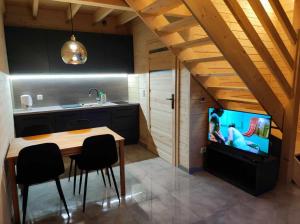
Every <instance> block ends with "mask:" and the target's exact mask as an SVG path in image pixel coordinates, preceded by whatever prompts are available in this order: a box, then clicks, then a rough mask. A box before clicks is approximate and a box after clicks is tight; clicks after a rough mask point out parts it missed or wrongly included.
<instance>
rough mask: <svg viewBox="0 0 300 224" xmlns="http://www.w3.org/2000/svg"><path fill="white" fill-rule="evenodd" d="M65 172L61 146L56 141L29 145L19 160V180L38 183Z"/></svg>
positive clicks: (20, 181) (21, 182)
mask: <svg viewBox="0 0 300 224" xmlns="http://www.w3.org/2000/svg"><path fill="white" fill-rule="evenodd" d="M64 172H65V167H64V163H63V159H62V155H61V152H60V150H59V147H58V146H57V145H56V144H54V143H45V144H39V145H33V146H28V147H26V148H24V149H22V150H21V151H20V153H19V156H18V160H17V182H18V183H20V184H29V185H30V184H36V183H42V182H45V181H48V180H52V179H54V178H56V177H58V176H59V175H61V174H62V173H64Z"/></svg>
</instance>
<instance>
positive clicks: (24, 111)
mask: <svg viewBox="0 0 300 224" xmlns="http://www.w3.org/2000/svg"><path fill="white" fill-rule="evenodd" d="M128 105H139V104H138V103H128V102H116V103H113V102H107V103H106V104H99V105H96V106H81V107H80V106H78V107H68V105H57V106H48V107H32V108H30V109H14V115H27V114H43V113H49V112H63V111H76V110H90V109H99V108H107V107H122V106H128Z"/></svg>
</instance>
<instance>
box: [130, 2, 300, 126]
mask: <svg viewBox="0 0 300 224" xmlns="http://www.w3.org/2000/svg"><path fill="white" fill-rule="evenodd" d="M126 2H127V3H128V5H129V6H130V7H132V8H133V9H135V11H136V12H137V13H138V15H139V16H140V18H141V19H142V20H143V21H144V22H145V23H146V25H147V26H148V27H149V28H150V29H151V30H152V31H153V32H154V33H155V34H156V35H157V36H158V37H159V39H160V40H161V41H162V42H163V43H164V44H165V45H166V46H167V47H168V48H169V49H170V50H171V51H172V52H173V53H174V54H175V55H176V56H177V57H178V59H179V60H180V61H181V62H182V63H183V64H184V65H185V66H186V67H187V68H188V69H189V70H190V72H191V73H192V74H193V75H194V76H195V77H196V78H197V79H198V80H199V82H200V83H201V84H202V85H203V86H204V87H205V88H206V89H207V91H209V93H210V94H211V95H212V96H214V97H215V99H216V100H217V101H218V102H219V103H221V105H223V106H224V107H230V108H231V109H244V110H245V108H246V109H247V108H249V109H255V110H257V111H262V112H263V111H266V112H267V113H269V114H270V115H272V117H273V120H274V122H275V123H276V124H277V126H278V127H279V129H281V130H282V127H283V116H284V102H285V100H286V99H289V98H290V97H291V96H292V83H291V82H290V81H289V79H290V80H292V78H291V77H289V76H291V71H293V69H294V58H295V57H294V56H292V53H290V51H289V50H288V46H286V44H285V43H284V42H283V40H282V38H281V36H280V34H279V32H278V31H277V29H276V28H275V26H274V25H273V23H272V21H271V19H270V18H269V16H268V13H267V12H266V10H265V8H264V6H263V5H262V3H261V2H260V1H259V0H252V1H248V0H201V1H196V0H182V1H179V0H139V1H137V0H126ZM270 3H271V7H273V8H274V9H275V10H274V12H275V14H276V15H277V16H278V20H279V21H280V22H281V24H282V25H283V27H284V30H285V31H286V32H285V35H287V36H288V40H289V41H290V43H289V46H291V48H293V47H295V44H296V42H297V35H296V32H295V30H294V29H293V27H292V25H291V23H290V22H289V19H288V17H287V15H286V14H285V12H284V10H283V8H282V6H281V5H280V3H278V1H276V0H274V1H273V0H272V1H271V0H270ZM170 11H172V13H169V12H170ZM250 13H252V15H250ZM249 15H250V16H249ZM253 15H254V16H253ZM254 17H255V18H254ZM274 48H276V50H274ZM270 80H271V81H270Z"/></svg>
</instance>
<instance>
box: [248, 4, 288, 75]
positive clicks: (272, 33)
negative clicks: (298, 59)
mask: <svg viewBox="0 0 300 224" xmlns="http://www.w3.org/2000/svg"><path fill="white" fill-rule="evenodd" d="M248 2H249V4H250V6H251V7H252V9H253V11H254V12H255V14H256V16H257V18H258V19H259V21H260V22H261V24H262V26H263V27H264V29H265V31H266V32H267V34H268V35H269V37H270V39H271V40H272V42H273V44H274V45H275V46H276V47H277V48H278V50H279V52H280V53H281V55H282V57H283V58H284V59H285V61H286V62H287V64H288V65H289V66H290V68H291V69H292V70H293V69H294V60H293V58H292V56H291V54H290V53H289V51H288V49H287V48H286V46H285V44H284V43H283V41H282V39H281V37H280V35H279V33H278V32H277V30H276V27H275V26H274V24H273V23H272V21H271V19H270V17H269V16H268V14H267V12H266V10H265V9H264V6H263V5H262V3H261V2H260V0H252V1H248Z"/></svg>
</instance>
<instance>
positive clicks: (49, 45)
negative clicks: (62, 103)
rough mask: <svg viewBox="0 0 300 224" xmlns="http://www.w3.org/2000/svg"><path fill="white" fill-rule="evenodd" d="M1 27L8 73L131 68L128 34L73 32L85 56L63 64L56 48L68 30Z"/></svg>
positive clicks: (100, 70)
mask: <svg viewBox="0 0 300 224" xmlns="http://www.w3.org/2000/svg"><path fill="white" fill-rule="evenodd" d="M5 31H6V42H7V52H8V62H9V68H10V73H12V74H24V73H25V74H26V73H56V74H61V73H132V72H133V44H132V37H131V36H121V35H111V34H98V33H84V32H76V33H75V36H76V38H77V40H78V41H80V42H81V43H83V45H84V46H85V47H86V49H87V52H88V60H87V62H86V63H85V64H83V65H66V64H64V62H63V61H62V59H61V55H60V50H61V47H62V46H63V44H64V43H65V42H66V41H67V40H69V39H70V36H71V32H68V31H57V30H40V29H27V28H13V27H6V29H5ZM36 33H37V34H36ZM24 36H26V38H24ZM21 58H26V60H21Z"/></svg>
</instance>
